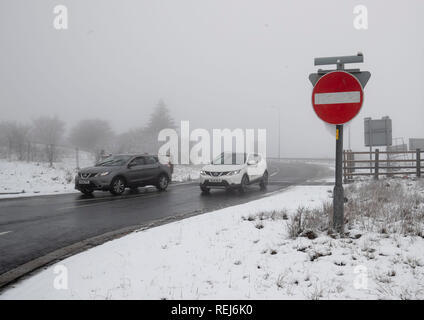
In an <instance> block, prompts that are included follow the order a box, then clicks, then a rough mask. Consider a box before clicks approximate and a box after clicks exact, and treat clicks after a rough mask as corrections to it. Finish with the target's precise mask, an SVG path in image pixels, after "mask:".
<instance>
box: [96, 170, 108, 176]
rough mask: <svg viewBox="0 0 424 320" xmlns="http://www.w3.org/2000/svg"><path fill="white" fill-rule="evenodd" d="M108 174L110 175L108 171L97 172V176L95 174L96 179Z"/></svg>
mask: <svg viewBox="0 0 424 320" xmlns="http://www.w3.org/2000/svg"><path fill="white" fill-rule="evenodd" d="M109 173H110V172H109V171H105V172H99V173H98V174H96V177H104V176H107V175H108V174H109Z"/></svg>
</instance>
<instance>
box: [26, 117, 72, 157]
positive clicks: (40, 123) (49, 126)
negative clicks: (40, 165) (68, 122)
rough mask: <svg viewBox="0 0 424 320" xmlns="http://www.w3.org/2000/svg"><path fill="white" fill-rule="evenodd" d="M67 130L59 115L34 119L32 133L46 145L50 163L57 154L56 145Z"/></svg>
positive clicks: (37, 140)
mask: <svg viewBox="0 0 424 320" xmlns="http://www.w3.org/2000/svg"><path fill="white" fill-rule="evenodd" d="M64 130H65V123H64V122H63V121H62V120H60V119H59V118H58V117H57V116H54V117H48V116H44V117H40V118H37V119H35V120H33V128H32V134H33V137H34V139H35V141H36V142H38V143H43V144H45V145H46V152H47V155H48V161H49V162H50V165H52V164H53V160H54V159H55V156H56V152H55V150H56V146H57V145H58V144H59V143H60V142H61V140H62V138H63V134H64Z"/></svg>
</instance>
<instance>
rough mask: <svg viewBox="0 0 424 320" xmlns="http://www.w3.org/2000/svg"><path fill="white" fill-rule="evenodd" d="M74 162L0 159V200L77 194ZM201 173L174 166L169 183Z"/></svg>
mask: <svg viewBox="0 0 424 320" xmlns="http://www.w3.org/2000/svg"><path fill="white" fill-rule="evenodd" d="M93 164H94V158H93V157H91V158H90V157H88V156H87V157H84V158H82V159H81V160H80V166H81V167H88V166H92V165H93ZM75 167H76V164H75V160H74V159H73V158H72V159H63V160H62V161H60V162H55V163H53V166H52V167H50V166H49V164H48V163H46V162H23V161H7V160H5V159H0V199H2V198H10V197H22V196H24V197H27V196H34V195H47V194H58V193H66V192H76V191H75V189H74V178H75V175H76V173H77V170H76V169H75ZM199 173H200V169H199V168H197V167H195V166H178V165H177V166H175V168H174V174H173V175H172V180H173V181H175V182H184V181H191V180H195V179H198V178H199Z"/></svg>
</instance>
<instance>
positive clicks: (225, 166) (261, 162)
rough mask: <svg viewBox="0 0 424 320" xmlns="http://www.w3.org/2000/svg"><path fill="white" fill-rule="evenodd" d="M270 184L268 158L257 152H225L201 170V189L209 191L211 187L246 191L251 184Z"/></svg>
mask: <svg viewBox="0 0 424 320" xmlns="http://www.w3.org/2000/svg"><path fill="white" fill-rule="evenodd" d="M253 183H259V186H260V187H261V189H265V188H266V186H267V184H268V170H267V164H266V159H264V158H263V157H262V156H261V155H259V154H256V153H251V154H247V153H231V152H223V153H221V154H220V155H219V156H218V157H217V158H216V159H215V160H213V161H212V163H211V164H209V165H206V166H204V167H203V168H202V170H201V171H200V189H201V190H202V192H203V193H209V191H210V189H211V188H221V189H227V190H229V189H238V190H240V192H245V191H246V187H247V186H248V185H249V184H253Z"/></svg>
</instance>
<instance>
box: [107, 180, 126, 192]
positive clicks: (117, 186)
mask: <svg viewBox="0 0 424 320" xmlns="http://www.w3.org/2000/svg"><path fill="white" fill-rule="evenodd" d="M124 191H125V180H124V179H123V178H121V177H116V178H113V180H112V183H111V184H110V193H112V194H113V195H116V196H119V195H121V194H123V193H124Z"/></svg>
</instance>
